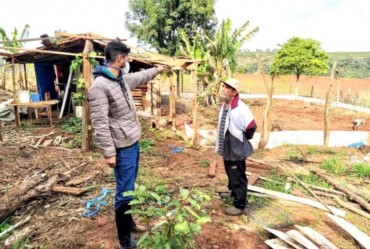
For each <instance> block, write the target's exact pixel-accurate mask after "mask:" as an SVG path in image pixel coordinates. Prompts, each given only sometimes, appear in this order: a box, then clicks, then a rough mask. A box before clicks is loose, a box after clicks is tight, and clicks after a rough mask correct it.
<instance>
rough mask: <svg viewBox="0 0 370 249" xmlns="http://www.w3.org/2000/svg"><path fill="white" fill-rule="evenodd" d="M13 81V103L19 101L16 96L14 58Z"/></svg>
mask: <svg viewBox="0 0 370 249" xmlns="http://www.w3.org/2000/svg"><path fill="white" fill-rule="evenodd" d="M12 81H13V99H14V100H13V101H14V102H15V100H16V99H17V98H16V97H17V94H16V92H15V91H16V87H15V66H14V58H12Z"/></svg>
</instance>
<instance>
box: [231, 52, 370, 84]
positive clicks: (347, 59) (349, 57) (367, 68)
mask: <svg viewBox="0 0 370 249" xmlns="http://www.w3.org/2000/svg"><path fill="white" fill-rule="evenodd" d="M256 54H257V53H256V52H239V54H238V56H237V61H238V67H237V72H238V73H248V74H251V73H255V72H256V71H257V63H256ZM258 54H259V55H260V57H261V61H262V63H263V65H264V70H265V72H266V73H268V72H269V71H270V66H271V63H272V60H273V58H274V52H258ZM328 55H329V70H328V73H327V74H326V75H323V76H329V75H330V68H331V66H332V64H333V62H334V61H337V65H338V67H339V69H340V74H339V76H340V77H341V78H360V79H363V78H370V52H331V53H328Z"/></svg>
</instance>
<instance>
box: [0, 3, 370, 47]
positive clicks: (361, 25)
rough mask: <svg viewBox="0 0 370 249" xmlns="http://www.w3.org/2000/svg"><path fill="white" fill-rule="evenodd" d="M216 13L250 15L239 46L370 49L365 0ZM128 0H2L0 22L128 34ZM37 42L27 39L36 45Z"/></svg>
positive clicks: (222, 7) (33, 30)
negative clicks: (301, 43)
mask: <svg viewBox="0 0 370 249" xmlns="http://www.w3.org/2000/svg"><path fill="white" fill-rule="evenodd" d="M215 8H216V16H217V18H218V20H219V22H221V20H223V19H226V18H230V19H231V20H232V23H233V26H234V28H238V27H240V26H241V25H242V24H243V23H244V22H245V21H248V20H249V21H250V29H252V28H254V27H259V29H260V31H259V32H258V33H256V35H255V36H254V37H253V38H252V39H251V40H250V41H248V42H247V43H246V44H245V45H244V47H243V48H245V49H250V50H251V51H255V50H256V49H263V50H266V49H276V48H279V47H278V45H279V44H283V43H284V42H286V41H287V40H288V39H289V38H291V37H293V36H298V37H301V38H313V39H315V40H317V41H319V42H320V43H321V47H322V49H324V50H326V51H327V52H352V51H361V52H363V51H370V35H369V34H367V32H368V31H367V25H368V24H369V23H370V14H368V13H367V12H368V11H369V9H370V1H368V0H254V1H250V0H217V1H216V5H215ZM126 11H128V0H104V1H102V0H63V1H55V0H12V1H2V3H1V6H0V27H3V28H4V29H5V30H6V31H7V32H8V33H10V32H11V31H12V30H13V28H14V27H17V28H18V29H19V30H21V29H22V28H23V27H24V26H25V24H29V25H30V34H29V38H37V37H39V36H40V35H41V34H45V33H46V34H48V35H49V36H53V35H54V31H56V30H62V31H67V32H69V33H88V32H93V33H96V34H99V35H103V36H106V37H108V38H115V37H119V38H128V43H129V44H133V45H135V44H136V39H134V38H132V37H130V33H129V32H128V31H127V30H126V29H125V24H124V23H125V13H126ZM39 45H40V43H39V42H36V43H27V47H37V46H39Z"/></svg>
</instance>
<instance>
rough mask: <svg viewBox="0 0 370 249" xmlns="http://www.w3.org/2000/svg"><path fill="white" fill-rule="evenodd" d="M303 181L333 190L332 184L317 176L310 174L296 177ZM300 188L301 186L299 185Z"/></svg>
mask: <svg viewBox="0 0 370 249" xmlns="http://www.w3.org/2000/svg"><path fill="white" fill-rule="evenodd" d="M296 176H297V177H298V178H299V179H300V180H301V181H303V182H305V183H308V184H310V185H315V186H318V187H323V188H331V186H330V184H329V183H327V182H326V181H325V180H323V179H321V178H320V177H318V176H317V175H314V174H308V175H296ZM298 185H299V186H300V184H298Z"/></svg>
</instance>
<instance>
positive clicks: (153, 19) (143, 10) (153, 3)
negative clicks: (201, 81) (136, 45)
mask: <svg viewBox="0 0 370 249" xmlns="http://www.w3.org/2000/svg"><path fill="white" fill-rule="evenodd" d="M214 4H215V0H130V2H129V8H130V11H128V12H127V13H126V27H127V29H128V30H129V31H130V32H131V33H132V35H134V36H136V37H137V38H138V40H139V41H140V42H144V43H146V44H148V45H150V46H152V47H153V48H155V49H157V50H158V51H159V52H160V53H162V54H168V55H175V54H177V53H179V45H180V44H181V43H182V39H181V36H180V33H181V32H184V33H185V34H186V35H187V36H188V37H193V36H195V35H196V33H197V32H198V30H199V29H200V28H201V29H203V30H204V31H205V32H206V33H207V34H211V33H212V31H213V29H214V27H215V25H216V17H215V9H214Z"/></svg>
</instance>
